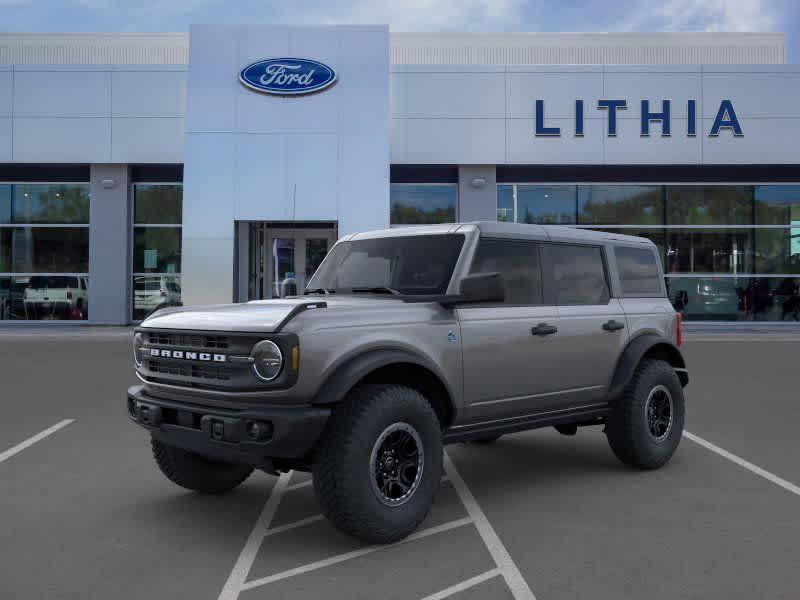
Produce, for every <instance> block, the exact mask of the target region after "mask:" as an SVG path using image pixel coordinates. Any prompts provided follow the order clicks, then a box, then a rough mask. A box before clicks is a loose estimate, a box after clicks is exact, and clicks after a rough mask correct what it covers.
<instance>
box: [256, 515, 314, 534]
mask: <svg viewBox="0 0 800 600" xmlns="http://www.w3.org/2000/svg"><path fill="white" fill-rule="evenodd" d="M324 518H325V517H323V516H322V515H314V516H313V517H307V518H305V519H300V520H299V521H293V522H292V523H287V524H286V525H281V526H279V527H271V528H270V529H268V530H267V531H266V533H264V537H268V536H270V535H275V534H276V533H283V532H284V531H289V530H291V529H296V528H298V527H302V526H303V525H310V524H311V523H316V522H317V521H322V519H324Z"/></svg>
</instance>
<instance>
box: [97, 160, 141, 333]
mask: <svg viewBox="0 0 800 600" xmlns="http://www.w3.org/2000/svg"><path fill="white" fill-rule="evenodd" d="M90 186H91V187H90V193H91V199H90V201H89V323H93V324H102V325H125V324H127V323H129V322H130V320H131V315H130V306H129V297H130V286H131V281H130V279H131V277H130V274H131V270H130V257H129V248H130V236H131V225H130V223H131V218H130V201H129V197H128V188H129V187H130V186H129V177H128V165H91V170H90Z"/></svg>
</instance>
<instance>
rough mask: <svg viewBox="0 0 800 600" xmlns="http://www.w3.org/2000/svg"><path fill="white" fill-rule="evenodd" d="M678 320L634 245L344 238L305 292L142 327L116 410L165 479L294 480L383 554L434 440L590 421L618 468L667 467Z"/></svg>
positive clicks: (585, 236) (511, 227)
mask: <svg viewBox="0 0 800 600" xmlns="http://www.w3.org/2000/svg"><path fill="white" fill-rule="evenodd" d="M680 326H681V324H680V318H679V315H678V314H676V313H675V311H674V310H673V308H672V306H671V305H670V303H669V302H668V300H667V296H666V290H665V286H664V278H663V276H662V270H661V264H660V260H659V256H658V251H657V249H656V246H655V245H654V244H653V243H652V242H650V241H648V240H645V239H643V238H638V237H631V236H625V235H617V234H610V233H601V232H595V231H586V230H580V229H575V228H570V227H563V226H538V225H522V224H509V223H488V222H487V223H466V224H454V225H436V226H423V227H414V228H401V229H390V230H387V231H376V232H370V233H360V234H354V235H349V236H346V237H344V238H343V239H341V240H339V242H337V243H336V245H335V246H334V247H333V248H332V249H331V251H330V253H329V254H328V256H327V257H326V258H325V260H324V261H323V262H322V264H321V266H320V267H319V269H318V270H317V272H316V273H315V274H314V276H313V277H312V278H311V280H310V281H309V283H308V286H307V288H306V290H305V293H304V295H302V296H298V297H291V298H281V299H275V300H264V301H255V302H248V303H245V304H230V305H219V306H197V307H190V308H164V309H161V310H159V311H157V312H156V313H154V314H153V315H152V316H150V317H149V318H148V319H146V320H145V321H144V322H143V323H142V324H141V326H140V327H138V328H137V329H136V331H135V332H134V341H133V346H134V347H133V354H134V361H135V363H136V373H137V375H138V378H139V379H140V381H141V385H136V386H133V387H131V388H130V389H129V390H128V413H129V415H130V418H131V419H132V420H133V421H135V422H136V423H138V424H139V425H141V426H142V427H144V428H145V429H147V430H148V431H149V432H150V435H151V437H152V449H153V454H154V455H155V460H156V463H157V464H158V466H159V468H160V469H161V471H162V472H163V473H164V475H166V476H167V477H168V478H169V479H170V480H172V481H173V482H175V483H176V484H178V485H181V486H183V487H185V488H189V489H192V490H197V491H200V492H210V493H213V492H224V491H227V490H230V489H232V488H234V487H236V486H238V485H239V484H240V483H242V482H243V481H244V480H245V479H247V477H248V476H249V475H250V474H251V473H252V471H253V470H254V469H261V470H263V471H266V472H268V473H273V474H275V473H278V472H285V471H287V470H290V469H297V470H302V471H310V472H312V473H313V480H314V489H315V490H316V494H317V496H318V499H319V503H320V505H321V508H322V511H323V513H324V514H325V515H326V516H327V517H328V518H329V519H330V520H331V521H332V522H333V523H334V524H335V525H336V526H337V527H339V528H340V529H341V530H343V531H345V532H348V533H350V534H352V535H355V536H357V537H359V538H362V539H364V540H367V541H369V542H379V543H380V542H393V541H396V540H399V539H401V538H403V537H404V536H407V535H408V534H409V533H411V532H412V531H413V530H414V529H415V528H416V527H417V526H418V525H419V524H420V522H421V521H422V520H423V519H424V518H425V515H426V514H427V512H428V510H429V509H430V507H431V505H432V503H433V500H434V495H435V493H436V490H437V488H438V487H439V481H440V479H441V476H442V465H443V452H442V446H443V444H448V443H452V442H477V443H490V442H493V441H495V440H496V439H497V438H499V437H500V436H501V435H502V434H506V433H512V432H516V431H522V430H526V429H534V428H538V427H546V426H554V427H555V428H556V429H557V430H558V431H559V432H561V433H563V434H565V435H574V434H575V433H576V432H577V430H578V428H579V427H581V426H591V425H601V426H603V427H604V431H605V434H606V436H607V438H608V442H609V444H610V446H611V449H612V451H613V452H614V454H615V455H616V456H617V457H618V458H619V459H620V460H621V461H622V462H624V463H625V464H627V465H630V466H632V467H636V468H640V469H654V468H658V467H660V466H662V465H663V464H665V463H666V462H667V461H668V460H669V459H670V457H671V456H672V454H673V453H674V452H675V449H676V447H677V446H678V443H679V442H680V439H681V434H682V430H683V421H684V396H683V387H684V386H685V385H686V384H687V382H688V374H687V371H686V365H685V364H684V360H683V358H682V356H681V353H680V351H679V350H678V346H680V343H681V330H680Z"/></svg>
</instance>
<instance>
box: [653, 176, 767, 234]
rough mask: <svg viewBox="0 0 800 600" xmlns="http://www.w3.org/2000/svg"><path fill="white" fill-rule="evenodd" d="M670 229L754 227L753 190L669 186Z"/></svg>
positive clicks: (743, 186)
mask: <svg viewBox="0 0 800 600" xmlns="http://www.w3.org/2000/svg"><path fill="white" fill-rule="evenodd" d="M666 188H667V225H750V224H752V223H753V187H752V186H746V185H741V186H693V185H668V186H666Z"/></svg>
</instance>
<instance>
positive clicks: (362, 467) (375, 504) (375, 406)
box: [313, 384, 442, 544]
mask: <svg viewBox="0 0 800 600" xmlns="http://www.w3.org/2000/svg"><path fill="white" fill-rule="evenodd" d="M397 423H404V424H407V425H410V426H411V427H412V428H413V429H414V430H415V431H416V433H417V434H418V437H419V440H420V442H421V445H422V460H421V462H422V470H421V475H420V477H419V481H418V483H417V484H416V487H415V488H414V489H413V491H411V492H410V495H409V497H408V498H407V499H405V500H404V503H402V504H400V505H398V506H387V505H386V504H385V503H384V502H383V501H381V500H380V499H379V492H378V491H377V490H376V489H373V483H372V482H373V478H374V477H375V475H374V470H373V469H374V467H375V466H374V464H372V455H373V449H374V448H375V447H377V443H378V441H379V440H380V437H381V434H382V433H383V432H385V431H386V430H387V428H389V427H391V426H392V425H394V424H397ZM313 475H314V490H315V491H316V494H317V498H318V500H319V503H320V507H321V509H322V513H323V514H324V515H325V516H326V517H327V518H328V519H329V520H330V521H331V522H332V523H333V524H334V525H335V526H336V527H337V528H338V529H339V530H341V531H344V532H345V533H348V534H350V535H352V536H355V537H357V538H359V539H361V540H364V541H366V542H369V543H373V544H388V543H392V542H396V541H398V540H401V539H403V538H404V537H406V536H407V535H409V534H410V533H411V532H413V531H414V530H415V529H416V528H417V527H418V526H419V524H420V523H421V522H422V521H423V520H424V519H425V517H426V516H427V514H428V511H429V510H430V508H431V506H432V505H433V500H434V496H435V494H436V491H437V490H438V488H439V482H440V480H441V477H442V432H441V428H440V425H439V419H438V418H437V416H436V413H435V412H434V410H433V408H432V407H431V405H430V403H429V402H428V401H427V400H426V399H425V397H424V396H422V394H420V393H419V392H417V391H416V390H414V389H412V388H409V387H405V386H402V385H384V384H371V385H360V386H358V387H356V388H354V389H353V390H352V391H351V392H350V393H349V394H348V395H347V397H346V398H345V399H344V400H343V401H342V402H341V403H340V404H338V405H337V406H336V407H335V409H334V411H333V414H332V415H331V417H330V418H329V419H328V423H327V424H326V426H325V431H324V432H323V434H322V437H321V439H320V441H319V442H318V444H317V447H316V448H315V451H314V458H313Z"/></svg>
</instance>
